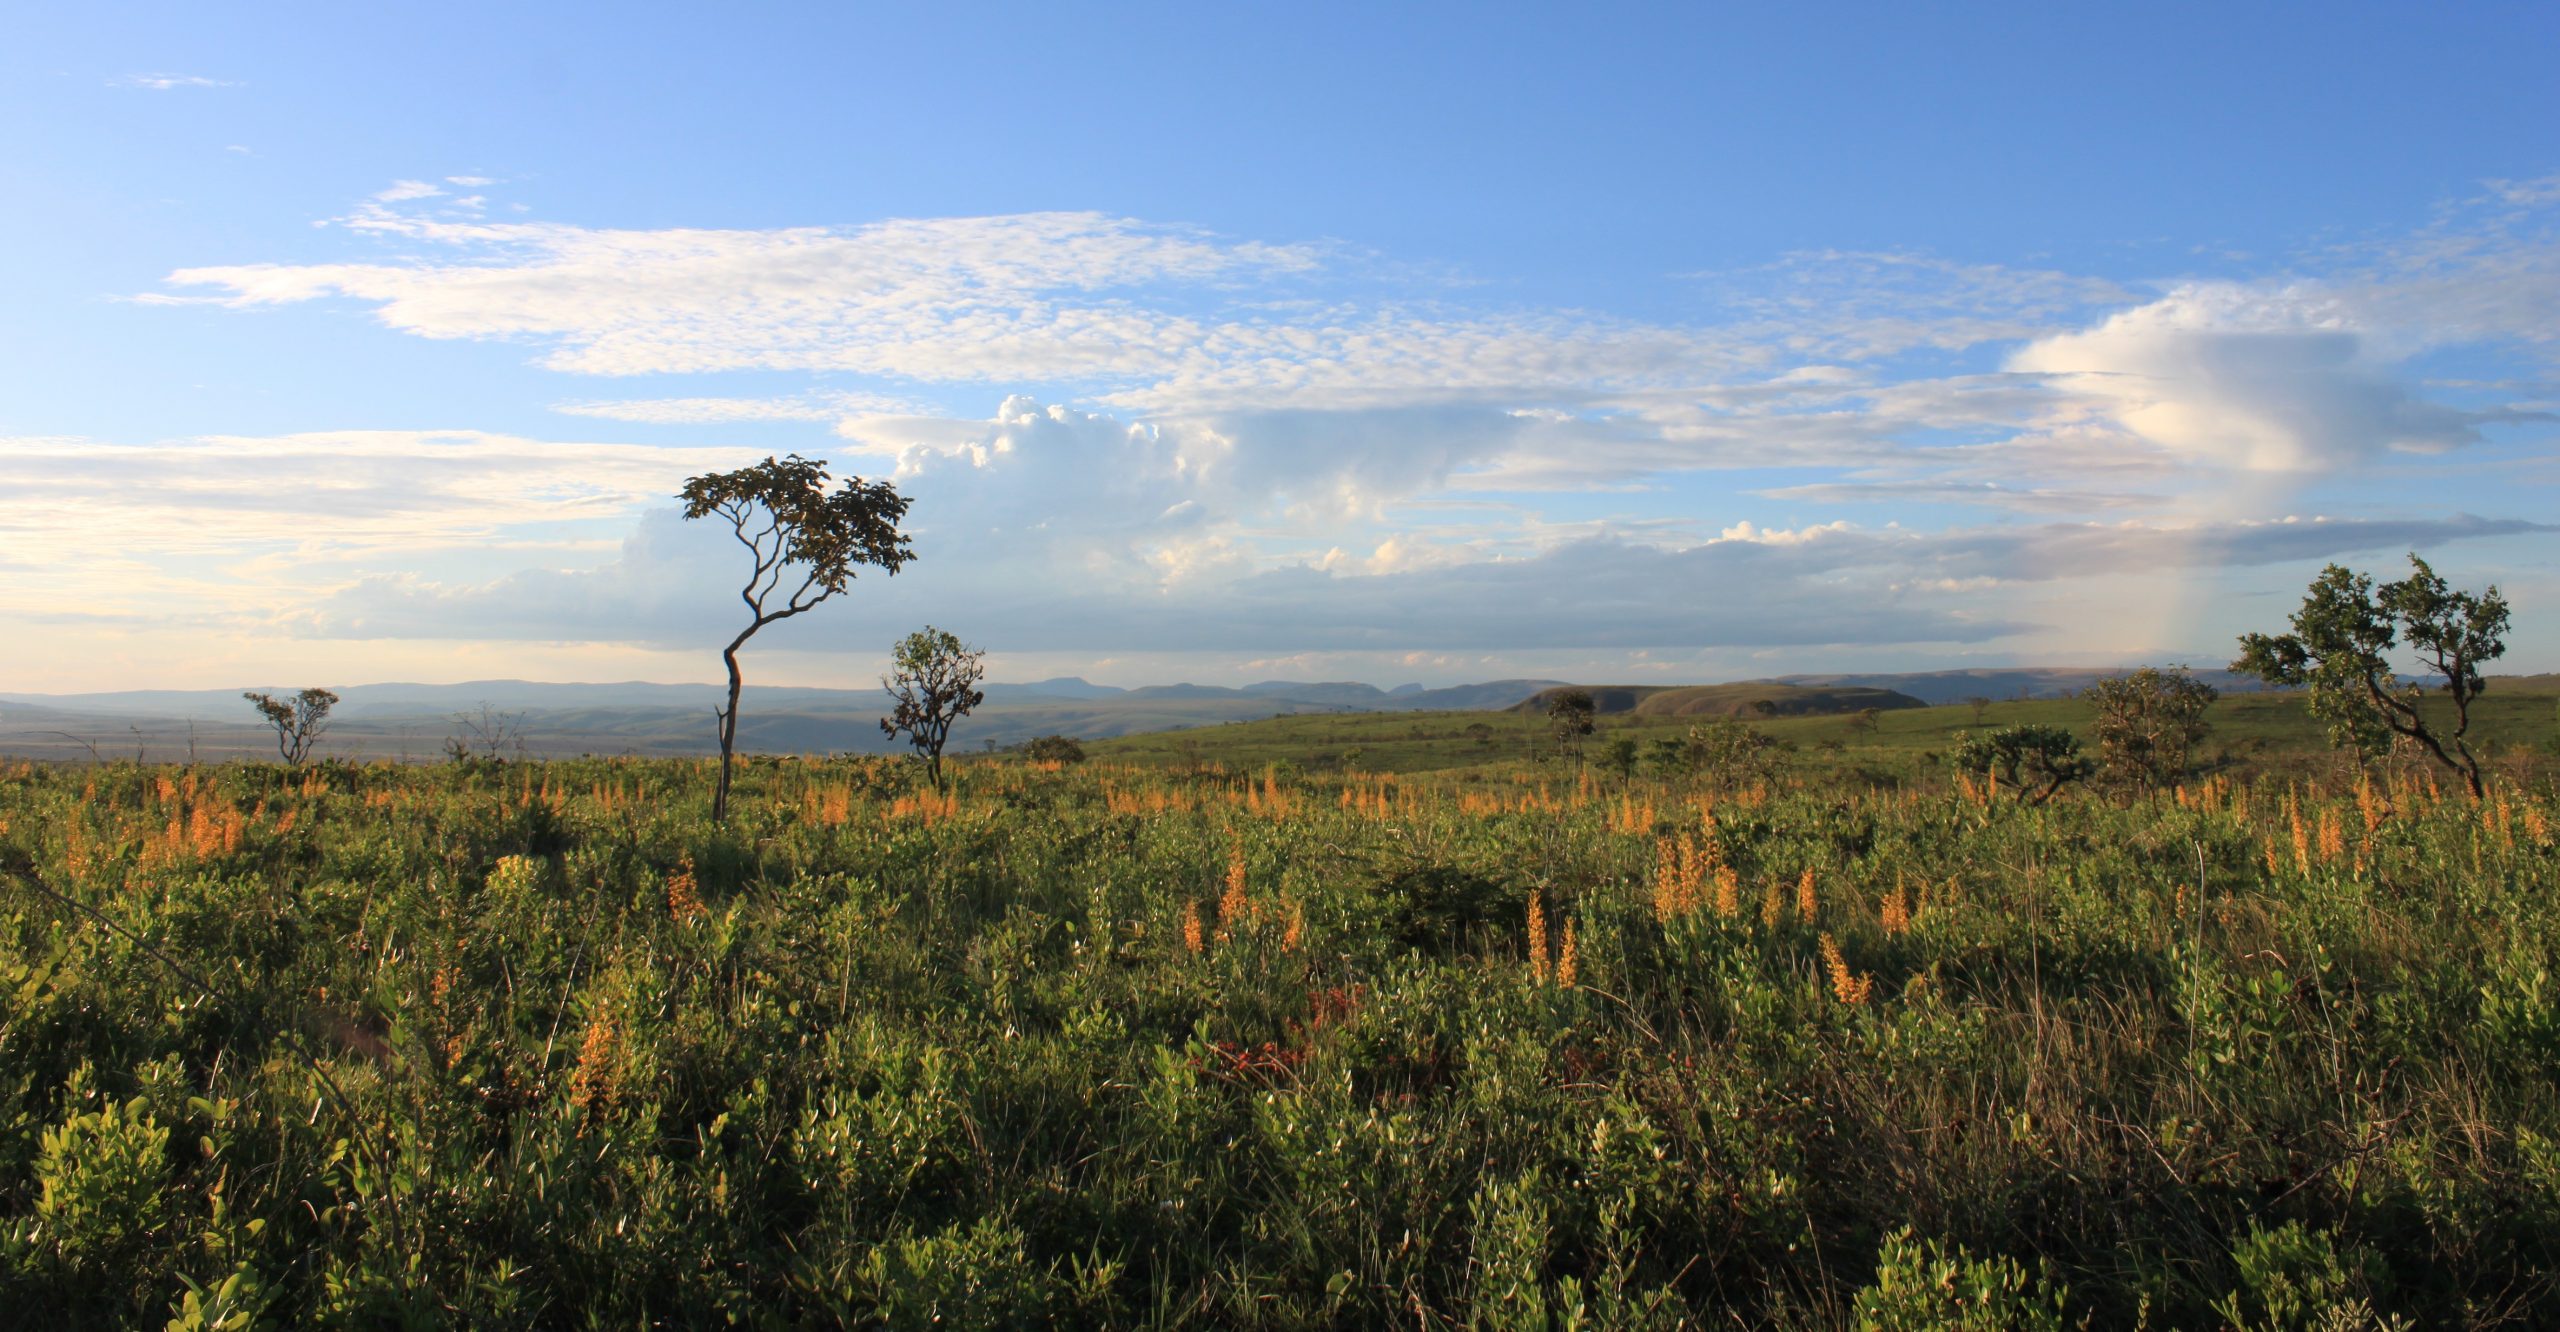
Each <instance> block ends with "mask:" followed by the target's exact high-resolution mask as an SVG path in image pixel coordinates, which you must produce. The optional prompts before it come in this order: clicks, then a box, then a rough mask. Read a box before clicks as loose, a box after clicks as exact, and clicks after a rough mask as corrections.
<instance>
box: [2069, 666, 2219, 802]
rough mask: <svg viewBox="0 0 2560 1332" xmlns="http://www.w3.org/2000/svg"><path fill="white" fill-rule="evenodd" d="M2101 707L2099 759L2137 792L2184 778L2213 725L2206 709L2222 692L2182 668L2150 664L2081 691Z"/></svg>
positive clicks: (2099, 714)
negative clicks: (2209, 720)
mask: <svg viewBox="0 0 2560 1332" xmlns="http://www.w3.org/2000/svg"><path fill="white" fill-rule="evenodd" d="M2080 696H2081V697H2082V698H2085V699H2087V700H2088V701H2089V702H2091V703H2093V704H2095V705H2097V709H2098V724H2097V732H2098V762H2099V764H2100V766H2101V767H2103V768H2104V769H2105V771H2106V772H2107V773H2108V774H2109V775H2110V776H2113V777H2115V778H2116V779H2118V780H2120V781H2123V782H2125V783H2127V784H2129V785H2131V786H2133V787H2134V788H2136V789H2138V790H2150V789H2157V788H2159V787H2163V786H2174V785H2176V784H2177V783H2178V782H2180V781H2183V780H2185V778H2186V775H2187V769H2188V767H2189V765H2190V762H2191V759H2192V756H2193V755H2194V753H2195V747H2196V745H2197V743H2198V742H2200V741H2202V740H2203V739H2204V736H2205V732H2207V731H2210V730H2212V729H2213V728H2212V726H2210V725H2209V724H2207V723H2206V721H2205V719H2204V714H2205V710H2206V709H2207V708H2210V707H2212V706H2213V701H2214V700H2215V699H2216V698H2219V697H2221V695H2220V694H2219V693H2218V692H2216V691H2215V689H2214V687H2213V686H2212V685H2209V684H2206V683H2205V682H2204V681H2202V680H2199V679H2197V678H2195V677H2194V676H2192V675H2189V674H2188V673H2187V671H2186V668H2185V667H2183V666H2180V667H2172V668H2171V669H2169V670H2165V671H2164V670H2161V669H2160V668H2158V667H2156V666H2145V667H2143V668H2142V669H2141V670H2138V671H2135V672H2132V673H2131V674H2129V675H2119V676H2115V677H2113V678H2110V679H2105V680H2100V681H2099V682H2097V683H2096V684H2093V685H2091V686H2089V687H2088V688H2087V689H2085V690H2083V691H2081V695H2080Z"/></svg>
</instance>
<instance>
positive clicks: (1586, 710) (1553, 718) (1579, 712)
mask: <svg viewBox="0 0 2560 1332" xmlns="http://www.w3.org/2000/svg"><path fill="white" fill-rule="evenodd" d="M1599 711H1600V705H1599V704H1598V703H1597V702H1595V701H1594V700H1593V699H1592V697H1591V691H1590V690H1588V689H1559V690H1557V691H1556V692H1555V693H1554V694H1553V695H1552V696H1551V697H1549V698H1548V699H1547V721H1548V723H1549V724H1550V725H1552V726H1553V727H1555V732H1556V749H1557V750H1558V751H1559V752H1568V751H1570V750H1572V748H1573V746H1574V743H1575V742H1576V741H1578V740H1580V739H1582V737H1584V736H1586V735H1589V734H1591V733H1592V731H1594V730H1595V729H1597V723H1595V722H1594V721H1593V720H1592V718H1593V717H1595V716H1597V715H1598V714H1599Z"/></svg>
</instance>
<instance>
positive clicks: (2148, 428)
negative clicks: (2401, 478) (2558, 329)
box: [2009, 283, 2480, 472]
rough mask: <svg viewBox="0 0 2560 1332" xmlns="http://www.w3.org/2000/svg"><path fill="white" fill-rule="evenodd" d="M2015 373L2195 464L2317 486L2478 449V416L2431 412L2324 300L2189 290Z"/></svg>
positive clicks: (2225, 288) (2033, 359) (2049, 341)
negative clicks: (2355, 472) (2316, 480)
mask: <svg viewBox="0 0 2560 1332" xmlns="http://www.w3.org/2000/svg"><path fill="white" fill-rule="evenodd" d="M2009 368H2010V369H2011V370H2013V371H2018V372H2021V373H2026V374H2035V375H2041V376H2044V377H2045V378H2046V379H2047V380H2048V382H2050V383H2051V384H2053V385H2054V386H2055V387H2056V388H2058V389H2060V390H2061V391H2062V392H2063V393H2065V394H2067V395H2069V397H2070V398H2071V399H2072V400H2073V401H2072V402H2070V403H2069V404H2067V405H2066V406H2065V407H2064V408H2062V409H2061V410H2062V412H2063V413H2065V414H2066V415H2067V414H2069V413H2071V412H2073V411H2082V410H2085V411H2087V412H2089V413H2091V414H2093V415H2095V416H2096V417H2098V418H2100V419H2103V420H2105V421H2106V422H2108V423H2110V424H2112V425H2114V426H2115V427H2117V428H2119V429H2121V430H2123V431H2124V432H2126V433H2127V434H2130V435H2132V436H2133V437H2135V438H2137V439H2140V440H2142V441H2144V442H2146V443H2149V444H2153V445H2157V446H2159V447H2160V448H2162V449H2165V450H2167V451H2168V452H2170V453H2171V454H2174V455H2176V456H2177V457H2179V458H2181V459H2184V460H2186V461H2189V462H2193V463H2198V464H2202V465H2205V466H2207V467H2215V468H2228V469H2233V470H2239V471H2262V472H2314V471H2325V470H2332V469H2335V468H2338V467H2343V466H2349V465H2353V464H2356V463H2360V462H2365V461H2368V460H2370V459H2371V458H2373V457H2374V456H2375V455H2377V454H2380V453H2382V452H2384V451H2386V450H2398V451H2402V452H2410V453H2438V452H2442V451H2444V450H2446V449H2451V448H2455V447H2458V446H2460V445H2463V444H2468V443H2472V442H2475V441H2477V440H2478V439H2479V437H2480V436H2479V430H2478V427H2477V424H2476V423H2475V418H2474V417H2472V416H2471V415H2469V414H2467V413H2464V412H2461V411H2457V410H2454V409H2452V408H2449V407H2445V406H2441V405H2439V404H2436V403H2432V402H2428V401H2426V400H2424V399H2422V398H2420V397H2418V396H2417V395H2416V394H2415V392H2414V391H2413V390H2412V389H2411V388H2410V387H2409V386H2408V385H2407V384H2406V383H2405V382H2404V381H2403V380H2402V378H2401V377H2400V376H2399V375H2398V374H2396V373H2395V372H2394V370H2393V369H2392V367H2390V366H2389V365H2387V364H2385V363H2383V362H2381V361H2380V360H2379V359H2378V358H2377V357H2375V356H2374V355H2372V354H2371V351H2370V348H2369V338H2368V336H2367V334H2366V333H2365V332H2364V331H2363V329H2362V328H2361V327H2359V325H2358V322H2357V320H2356V318H2355V315H2354V313H2353V311H2352V309H2351V308H2349V307H2348V306H2346V305H2344V304H2342V303H2341V302H2339V301H2336V300H2333V299H2331V298H2329V297H2328V296H2326V295H2325V294H2324V293H2321V292H2319V291H2317V290H2316V289H2308V288H2298V287H2297V288H2288V289H2280V290H2262V289H2257V288H2251V287H2245V286H2240V285H2237V284H2229V283H2215V284H2193V285H2189V286H2185V287H2181V288H2179V289H2177V290H2175V291H2172V292H2171V293H2169V294H2168V295H2166V296H2164V297H2162V298H2160V299H2159V300H2156V301H2153V302H2151V303H2149V304H2147V305H2142V306H2138V307H2136V308H2134V309H2131V310H2126V311H2123V312H2121V313H2118V314H2115V315H2111V316H2109V317H2108V318H2107V319H2106V320H2105V321H2104V322H2103V323H2101V324H2099V325H2098V326H2097V327H2095V328H2092V329H2087V330H2085V331H2081V332H2076V333H2064V334H2059V335H2056V336H2052V337H2047V338H2043V339H2040V340H2038V341H2036V342H2033V343H2030V344H2028V345H2027V346H2026V347H2025V348H2023V349H2021V350H2020V351H2019V352H2018V353H2017V354H2016V355H2014V356H2012V357H2011V358H2010V360H2009Z"/></svg>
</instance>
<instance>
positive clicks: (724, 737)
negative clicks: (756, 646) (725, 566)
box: [711, 629, 755, 823]
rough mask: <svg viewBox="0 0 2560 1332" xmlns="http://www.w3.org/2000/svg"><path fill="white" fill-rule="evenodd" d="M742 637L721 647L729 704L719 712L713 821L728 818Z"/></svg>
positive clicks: (740, 684) (742, 682) (741, 680)
mask: <svg viewBox="0 0 2560 1332" xmlns="http://www.w3.org/2000/svg"><path fill="white" fill-rule="evenodd" d="M747 632H748V633H753V632H755V631H754V630H752V629H750V630H748V631H747ZM745 641H746V636H745V635H744V634H741V635H739V637H738V639H737V642H733V643H731V644H730V645H729V646H727V647H725V648H722V649H721V650H720V660H722V661H724V662H727V663H728V664H729V706H728V707H727V708H726V709H725V710H723V711H722V712H721V713H720V785H719V787H718V788H717V789H715V790H714V791H713V792H712V795H711V821H712V822H713V823H726V822H728V821H729V762H730V759H731V757H732V756H733V755H734V754H735V753H736V752H737V748H738V691H739V689H740V688H741V687H743V686H744V685H745V684H746V677H745V676H744V675H741V674H740V673H739V672H738V644H739V643H743V642H745Z"/></svg>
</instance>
